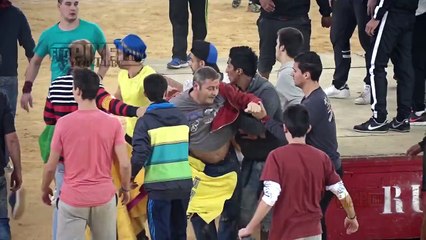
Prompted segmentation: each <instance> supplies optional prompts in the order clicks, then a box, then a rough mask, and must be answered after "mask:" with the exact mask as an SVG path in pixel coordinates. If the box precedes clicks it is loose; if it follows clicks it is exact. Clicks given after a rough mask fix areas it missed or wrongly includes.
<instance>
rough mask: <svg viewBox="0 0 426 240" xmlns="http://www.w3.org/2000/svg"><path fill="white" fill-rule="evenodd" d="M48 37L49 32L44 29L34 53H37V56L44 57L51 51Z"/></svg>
mask: <svg viewBox="0 0 426 240" xmlns="http://www.w3.org/2000/svg"><path fill="white" fill-rule="evenodd" d="M48 39H49V38H48V32H47V31H44V32H43V33H42V34H41V36H40V39H39V40H38V43H37V46H36V47H35V48H34V53H35V54H37V56H39V57H41V58H44V57H45V56H46V55H47V54H48V53H49V41H48Z"/></svg>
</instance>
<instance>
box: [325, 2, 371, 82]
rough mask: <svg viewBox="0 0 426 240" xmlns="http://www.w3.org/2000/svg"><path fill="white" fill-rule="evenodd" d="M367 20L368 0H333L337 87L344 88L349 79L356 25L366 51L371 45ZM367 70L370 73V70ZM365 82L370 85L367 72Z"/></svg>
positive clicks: (360, 40) (333, 35) (335, 77)
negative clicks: (351, 40)
mask: <svg viewBox="0 0 426 240" xmlns="http://www.w3.org/2000/svg"><path fill="white" fill-rule="evenodd" d="M367 21H368V16H367V0H334V1H333V20H332V24H331V31H330V38H331V43H332V44H333V51H334V64H335V67H336V69H335V71H334V75H333V85H334V86H335V87H336V88H337V89H340V88H342V87H343V86H344V85H345V84H346V82H347V81H348V75H349V69H350V68H351V45H350V39H351V37H352V34H353V33H354V31H355V27H357V26H358V38H359V42H360V43H361V46H362V48H363V49H364V51H365V52H367V51H368V49H369V47H370V37H369V36H368V35H367V33H366V32H365V25H366V24H367ZM366 61H367V59H366ZM366 66H367V63H366ZM366 72H367V73H368V71H366ZM364 82H365V83H366V84H368V85H370V80H369V78H368V75H367V74H366V77H365V78H364Z"/></svg>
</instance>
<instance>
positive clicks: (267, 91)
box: [236, 74, 286, 161]
mask: <svg viewBox="0 0 426 240" xmlns="http://www.w3.org/2000/svg"><path fill="white" fill-rule="evenodd" d="M246 92H248V93H252V94H253V95H255V96H257V97H258V98H260V99H261V101H262V104H263V106H264V107H265V110H266V113H267V114H268V116H269V117H270V118H273V119H274V120H276V121H279V122H282V110H281V103H280V98H279V97H278V94H277V92H276V90H275V87H274V86H273V85H272V84H271V83H270V82H269V81H268V80H266V79H265V78H263V77H261V76H260V75H258V74H256V75H255V76H254V77H253V79H252V80H251V83H250V85H249V87H248V88H247V91H246ZM237 124H238V127H239V129H241V130H242V131H243V132H244V133H238V134H237V136H236V140H237V143H238V144H239V145H240V147H241V152H242V153H243V155H244V157H245V158H246V159H252V160H257V161H265V160H266V157H267V156H268V154H269V152H270V151H272V150H274V149H275V148H277V147H279V146H281V145H283V143H286V142H283V141H282V140H281V139H277V138H276V137H274V135H272V134H271V133H270V132H269V131H266V128H265V126H264V124H263V123H262V122H261V121H259V120H257V119H256V118H254V117H252V116H251V115H250V114H246V113H241V114H240V116H239V118H238V120H237ZM246 134H249V135H256V136H260V135H263V134H264V135H265V138H262V137H258V138H257V139H256V140H251V139H247V138H246V137H245V135H246Z"/></svg>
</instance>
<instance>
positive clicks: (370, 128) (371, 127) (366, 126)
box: [354, 118, 389, 133]
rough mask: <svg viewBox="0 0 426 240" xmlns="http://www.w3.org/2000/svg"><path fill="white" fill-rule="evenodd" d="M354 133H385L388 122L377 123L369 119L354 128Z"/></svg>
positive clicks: (387, 128)
mask: <svg viewBox="0 0 426 240" xmlns="http://www.w3.org/2000/svg"><path fill="white" fill-rule="evenodd" d="M354 130H355V132H364V133H387V132H388V130H389V125H388V121H386V120H385V121H384V122H382V123H378V122H377V121H376V119H374V118H370V119H368V121H367V122H365V123H362V124H360V125H355V126H354Z"/></svg>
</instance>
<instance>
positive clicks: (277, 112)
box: [226, 46, 282, 240]
mask: <svg viewBox="0 0 426 240" xmlns="http://www.w3.org/2000/svg"><path fill="white" fill-rule="evenodd" d="M256 63H257V56H256V54H255V53H254V52H253V51H252V49H251V48H249V47H245V46H244V47H233V48H231V50H230V53H229V60H228V66H227V68H226V73H227V74H228V76H229V80H230V81H231V84H234V85H236V86H237V87H238V88H239V89H240V90H242V91H243V92H248V93H252V94H254V95H255V96H257V97H258V98H260V99H261V100H262V104H263V105H264V107H265V109H266V112H267V113H268V115H269V116H270V117H271V118H273V119H275V120H277V121H282V119H281V118H282V112H281V103H280V99H279V97H278V94H277V92H276V90H275V88H274V86H273V85H272V84H271V83H270V82H269V81H268V80H266V79H264V78H263V77H261V76H260V75H258V74H256ZM237 126H238V127H239V129H240V132H239V133H237V135H236V141H237V143H238V145H239V146H240V148H241V152H242V154H243V155H244V159H243V163H242V167H241V183H242V184H241V185H242V192H241V207H240V208H241V212H240V221H239V225H240V227H244V226H246V225H247V224H248V223H249V221H250V219H251V218H252V217H253V215H254V211H255V208H253V206H256V204H257V202H258V200H259V197H260V193H261V190H262V184H261V183H260V182H259V179H260V175H261V173H262V170H263V166H264V165H265V160H266V157H267V156H268V154H269V152H270V151H272V150H274V149H275V148H277V147H279V146H280V145H281V144H280V141H278V139H276V138H275V137H274V136H273V135H272V134H271V133H269V132H267V131H266V129H265V127H264V126H263V124H262V122H261V121H259V120H257V119H256V118H253V117H252V116H251V114H250V115H249V114H244V113H241V114H240V116H239V117H238V119H237ZM270 224H271V214H269V215H268V217H266V218H265V220H264V221H263V222H262V228H261V239H262V240H263V239H268V232H269V228H270Z"/></svg>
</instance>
